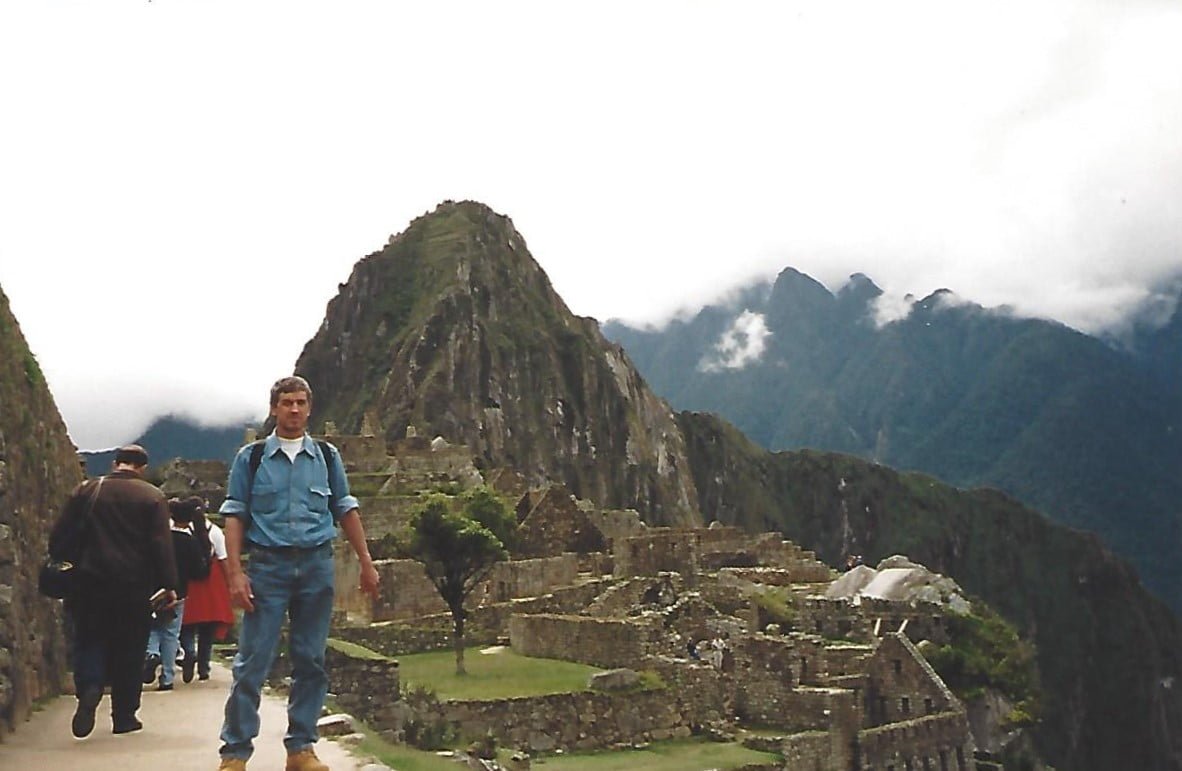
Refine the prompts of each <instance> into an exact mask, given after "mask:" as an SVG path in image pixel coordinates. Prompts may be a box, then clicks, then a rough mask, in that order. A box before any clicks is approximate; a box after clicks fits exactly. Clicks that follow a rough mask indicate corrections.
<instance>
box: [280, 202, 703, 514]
mask: <svg viewBox="0 0 1182 771" xmlns="http://www.w3.org/2000/svg"><path fill="white" fill-rule="evenodd" d="M296 371H298V372H299V373H300V374H302V375H304V376H305V377H308V378H309V379H310V381H311V382H313V383H316V384H317V390H318V393H321V394H323V396H322V397H318V398H317V413H318V416H319V417H320V418H322V419H325V420H331V421H334V422H335V423H336V424H337V425H339V426H340V427H341V429H342V430H350V431H355V430H357V429H358V428H359V427H360V425H361V422H362V420H363V419H364V418H365V417H366V415H367V413H368V414H371V415H372V417H374V418H375V419H376V420H377V421H378V422H379V423H380V424H381V425H382V426H384V430H385V431H386V435H387V438H388V439H395V438H399V437H401V436H402V435H404V434H405V431H406V428H407V426H408V425H412V424H413V425H415V426H416V427H417V428H418V429H419V430H420V431H423V432H424V433H429V434H430V435H431V436H434V435H436V434H438V435H442V436H447V437H452V438H454V439H455V440H457V441H462V442H463V443H465V444H466V445H468V446H470V447H472V448H473V450H474V451H475V452H476V453H477V455H478V457H480V458H481V459H482V461H483V462H484V463H486V464H487V465H489V466H507V467H511V468H514V469H516V470H518V471H519V472H520V473H522V474H523V475H524V476H525V477H526V478H527V479H529V480H531V481H534V482H540V481H542V480H545V479H549V480H554V481H561V482H563V483H565V484H566V485H567V486H569V487H570V489H571V490H572V491H573V492H574V493H575V494H577V495H580V496H582V497H585V498H590V499H594V500H597V501H600V502H601V503H603V504H604V505H613V506H621V507H634V508H637V509H640V510H643V511H645V512H647V513H648V514H649V515H650V516H651V517H652V518H653V520H654V521H655V522H657V523H660V524H684V523H688V522H689V521H691V518H692V517H693V512H694V503H695V500H696V494H695V493H694V490H693V483H692V481H691V475H690V473H689V469H688V468H686V467H685V466H684V465H683V464H682V463H680V462H679V461H680V460H681V459H684V457H685V448H684V446H683V444H682V440H681V434H680V432H679V431H678V429H677V426H676V423H675V421H674V416H673V413H672V410H670V409H669V407H668V405H667V404H665V403H664V402H662V401H661V400H659V399H657V398H656V397H655V396H653V394H652V393H651V392H650V391H649V390H648V388H647V387H645V386H644V384H643V381H642V380H641V378H640V377H639V375H637V373H636V370H635V369H634V368H633V367H632V365H631V363H630V362H629V361H628V360H627V358H626V357H625V356H624V354H623V352H622V351H621V349H620V348H619V346H617V345H614V344H612V343H609V342H608V341H607V340H605V339H604V338H603V336H602V335H601V334H600V333H599V326H598V324H597V323H596V322H595V321H594V320H592V319H586V318H580V317H577V316H575V315H573V314H572V313H571V312H570V310H569V309H568V308H567V307H566V304H565V303H564V302H563V301H562V299H561V298H560V297H559V296H558V295H557V294H556V293H555V292H554V289H553V288H552V287H551V285H550V281H549V279H548V278H547V277H546V274H545V273H544V272H543V271H542V269H541V267H540V266H539V265H538V264H537V262H535V261H534V259H533V257H531V256H530V254H529V251H528V249H527V248H526V245H525V239H523V238H522V237H521V235H520V234H519V233H518V232H517V230H516V229H515V228H514V227H513V224H512V223H511V222H510V221H509V219H508V218H507V217H504V216H501V215H499V214H496V213H495V212H493V211H492V210H491V209H489V208H487V207H486V206H484V205H482V204H478V203H472V202H462V203H451V202H448V203H444V204H442V205H440V206H439V207H438V208H437V209H435V211H433V212H431V213H430V214H427V215H425V216H423V217H420V218H418V219H416V220H415V221H413V222H412V223H411V224H410V226H409V227H408V228H407V229H406V230H405V231H404V232H403V233H401V234H399V235H397V236H393V237H391V238H390V240H389V242H388V243H387V244H386V246H385V247H384V248H383V249H381V250H380V251H378V252H375V253H373V254H370V255H369V256H367V257H365V258H364V259H363V260H361V261H360V262H359V263H358V264H357V266H356V267H355V269H354V271H353V274H352V275H351V276H350V277H349V279H348V281H347V282H346V283H345V284H343V285H342V286H341V290H340V293H339V294H338V295H337V297H335V298H334V299H333V300H332V301H331V302H330V303H329V305H328V312H327V317H326V319H325V322H324V325H323V326H322V327H321V328H320V330H319V331H318V332H317V333H316V335H315V336H314V337H313V338H312V340H311V341H310V342H309V343H308V345H307V346H306V347H305V348H304V351H303V354H302V355H301V356H300V358H299V361H298V362H297V363H296Z"/></svg>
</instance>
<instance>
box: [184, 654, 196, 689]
mask: <svg viewBox="0 0 1182 771" xmlns="http://www.w3.org/2000/svg"><path fill="white" fill-rule="evenodd" d="M196 667H197V662H196V661H193V659H191V658H188V657H186V658H185V660H184V661H182V662H181V682H185V683H191V682H193V670H194V669H196Z"/></svg>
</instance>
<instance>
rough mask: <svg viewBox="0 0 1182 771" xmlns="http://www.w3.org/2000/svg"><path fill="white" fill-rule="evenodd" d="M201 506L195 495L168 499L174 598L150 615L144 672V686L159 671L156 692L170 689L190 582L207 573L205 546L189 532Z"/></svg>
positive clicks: (207, 563)
mask: <svg viewBox="0 0 1182 771" xmlns="http://www.w3.org/2000/svg"><path fill="white" fill-rule="evenodd" d="M202 505H203V503H202V501H201V499H200V498H198V497H196V496H190V497H189V498H185V499H184V500H179V499H177V498H173V499H171V500H169V502H168V512H169V514H170V515H171V516H172V547H173V555H174V556H175V557H176V572H177V589H176V595H177V600H176V604H175V605H173V606H172V607H170V608H168V609H162V610H159V611H157V612H155V613H153V614H152V625H151V628H150V630H149V632H148V646H147V649H146V651H145V654H144V672H143V676H144V677H143V679H144V684H145V685H147V684H148V683H150V682H152V681H153V680H155V679H156V670H157V669H159V670H160V681H159V682H158V683H157V684H156V690H158V691H171V690H172V681H173V678H174V676H175V674H176V652H177V649H178V648H179V647H180V637H181V619H182V618H183V617H184V613H185V597H186V596H187V592H188V586H189V582H190V581H192V580H194V579H197V578H204V577H205V576H207V575H209V559H208V557H206V556H205V555H206V553H207V552H206V551H205V550H206V548H207V547H204V546H202V545H201V544H200V543H199V542H198V541H197V539H196V538H194V537H193V531H192V525H193V519H194V517H196V516H199V515H200V514H201V507H202ZM202 519H204V517H202Z"/></svg>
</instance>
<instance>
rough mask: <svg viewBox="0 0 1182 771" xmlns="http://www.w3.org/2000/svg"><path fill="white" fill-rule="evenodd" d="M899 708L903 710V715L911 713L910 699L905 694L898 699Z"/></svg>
mask: <svg viewBox="0 0 1182 771" xmlns="http://www.w3.org/2000/svg"><path fill="white" fill-rule="evenodd" d="M899 709H901V710H902V711H903V714H904V715H910V714H911V699H910V698H908V697H906V696H904V697H903V698H902V699H900V700H899Z"/></svg>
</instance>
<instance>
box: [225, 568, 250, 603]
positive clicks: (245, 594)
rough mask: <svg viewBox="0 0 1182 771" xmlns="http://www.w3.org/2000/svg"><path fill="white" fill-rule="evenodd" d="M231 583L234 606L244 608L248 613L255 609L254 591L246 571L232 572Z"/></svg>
mask: <svg viewBox="0 0 1182 771" xmlns="http://www.w3.org/2000/svg"><path fill="white" fill-rule="evenodd" d="M229 583H230V603H231V604H232V605H234V607H237V608H242V609H243V610H245V611H246V612H247V613H250V612H252V611H253V610H254V602H253V600H254V592H252V591H251V590H250V579H249V578H247V577H246V571H244V570H239V571H238V572H236V573H234V574H232V575H231V576H230V578H229Z"/></svg>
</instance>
